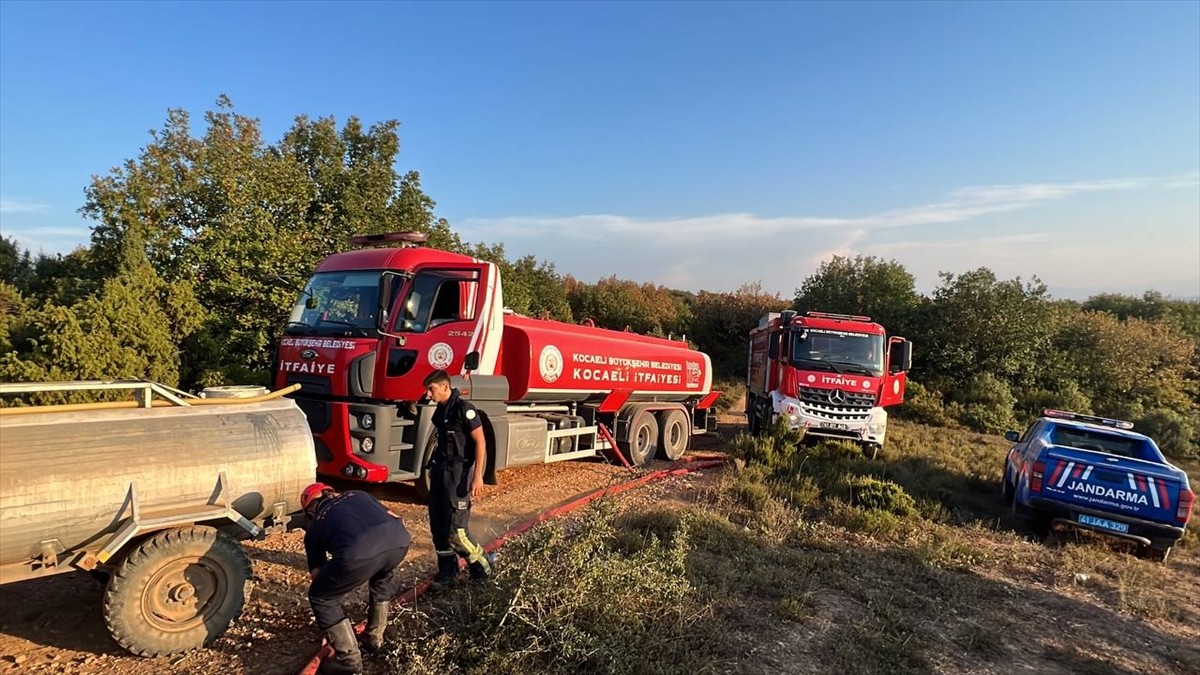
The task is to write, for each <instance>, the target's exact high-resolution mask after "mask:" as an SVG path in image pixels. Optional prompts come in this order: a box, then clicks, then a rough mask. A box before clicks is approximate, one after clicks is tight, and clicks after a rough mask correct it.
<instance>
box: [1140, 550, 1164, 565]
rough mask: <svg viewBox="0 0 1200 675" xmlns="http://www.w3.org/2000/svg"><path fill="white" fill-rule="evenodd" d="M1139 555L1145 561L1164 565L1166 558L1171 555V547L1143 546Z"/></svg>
mask: <svg viewBox="0 0 1200 675" xmlns="http://www.w3.org/2000/svg"><path fill="white" fill-rule="evenodd" d="M1141 553H1142V557H1143V558H1145V559H1146V560H1149V561H1151V562H1156V563H1165V562H1167V556H1169V555H1171V547H1170V546H1162V547H1159V546H1143V547H1142V551H1141Z"/></svg>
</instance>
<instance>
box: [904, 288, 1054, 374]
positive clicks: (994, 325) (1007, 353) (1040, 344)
mask: <svg viewBox="0 0 1200 675" xmlns="http://www.w3.org/2000/svg"><path fill="white" fill-rule="evenodd" d="M941 278H942V284H941V285H940V286H939V287H938V288H937V289H936V290H935V291H934V294H933V299H932V302H931V303H929V304H928V305H926V306H925V308H924V310H923V311H922V312H921V316H920V317H919V319H918V323H919V327H918V328H917V330H916V333H915V335H916V338H915V339H916V341H917V343H918V344H920V345H921V347H920V349H918V350H916V355H915V357H914V360H915V361H916V362H917V366H915V369H919V370H920V371H921V372H922V373H923V376H922V379H924V380H928V383H929V384H937V385H938V386H936V387H935V388H938V389H941V390H942V391H945V392H946V393H950V390H951V388H952V386H953V385H955V383H959V382H963V381H964V380H965V378H967V377H969V376H970V375H973V374H976V373H988V374H990V375H992V376H994V377H995V378H997V379H998V380H1000V381H1002V382H1004V383H1005V384H1006V385H1008V386H1010V387H1012V388H1013V389H1014V390H1017V389H1023V388H1026V387H1030V386H1033V385H1034V384H1036V382H1037V375H1038V373H1039V370H1040V368H1041V366H1042V364H1043V361H1044V358H1045V356H1046V354H1047V353H1048V352H1049V350H1050V343H1051V338H1052V336H1053V334H1054V323H1053V313H1052V310H1051V307H1050V305H1049V303H1048V302H1047V293H1046V287H1045V285H1043V284H1042V283H1041V282H1040V281H1039V280H1038V279H1037V278H1034V280H1033V281H1032V282H1029V283H1022V282H1021V280H1020V278H1017V279H1011V280H1008V281H1000V280H998V279H996V275H995V274H994V273H993V272H992V271H991V270H989V269H987V268H984V267H981V268H979V269H977V270H974V271H971V272H966V273H963V274H959V275H954V274H950V273H946V272H943V273H942V274H941ZM924 373H929V374H930V375H932V377H927V376H925V375H924Z"/></svg>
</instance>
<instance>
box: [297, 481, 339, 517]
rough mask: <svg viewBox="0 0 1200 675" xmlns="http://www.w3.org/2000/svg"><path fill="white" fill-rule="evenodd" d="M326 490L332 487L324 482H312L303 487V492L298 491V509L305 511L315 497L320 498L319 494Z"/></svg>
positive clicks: (331, 489)
mask: <svg viewBox="0 0 1200 675" xmlns="http://www.w3.org/2000/svg"><path fill="white" fill-rule="evenodd" d="M326 490H329V491H330V492H332V491H333V488H332V487H330V486H328V485H326V484H324V483H313V484H312V485H309V486H308V487H306V488H304V492H301V493H300V509H301V510H302V511H307V510H308V505H309V504H311V503H313V502H314V501H316V500H317V499H320V498H321V495H323V494H325V491H326Z"/></svg>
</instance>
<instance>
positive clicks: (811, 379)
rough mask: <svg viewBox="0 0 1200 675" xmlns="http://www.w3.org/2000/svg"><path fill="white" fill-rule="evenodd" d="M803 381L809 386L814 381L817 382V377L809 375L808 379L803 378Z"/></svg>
mask: <svg viewBox="0 0 1200 675" xmlns="http://www.w3.org/2000/svg"><path fill="white" fill-rule="evenodd" d="M804 379H806V380H808V383H809V384H812V383H813V382H816V381H817V376H816V375H809V376H808V377H806V378H804Z"/></svg>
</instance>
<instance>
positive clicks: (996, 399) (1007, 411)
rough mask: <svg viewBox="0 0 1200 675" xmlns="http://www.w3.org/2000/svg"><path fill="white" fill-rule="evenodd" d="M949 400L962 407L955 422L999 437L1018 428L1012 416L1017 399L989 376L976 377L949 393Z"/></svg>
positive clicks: (993, 377) (989, 374) (1009, 390)
mask: <svg viewBox="0 0 1200 675" xmlns="http://www.w3.org/2000/svg"><path fill="white" fill-rule="evenodd" d="M949 398H950V400H951V401H953V402H954V403H957V404H958V405H960V406H962V410H961V412H960V413H958V420H959V421H960V422H962V423H963V424H965V425H967V426H968V427H970V428H972V429H974V430H976V431H982V432H985V433H1002V432H1004V431H1006V430H1008V429H1013V428H1015V427H1016V426H1017V419H1016V417H1015V416H1014V415H1013V409H1014V408H1015V406H1016V403H1017V399H1016V397H1015V396H1013V393H1012V390H1011V389H1010V388H1009V386H1008V385H1007V384H1005V383H1004V382H1002V381H1001V380H999V379H997V378H996V377H995V376H993V375H992V374H991V373H979V374H976V375H974V376H972V377H970V378H969V379H967V380H966V381H965V382H963V383H962V384H961V385H959V386H958V387H955V388H954V389H952V390H950V393H949Z"/></svg>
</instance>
